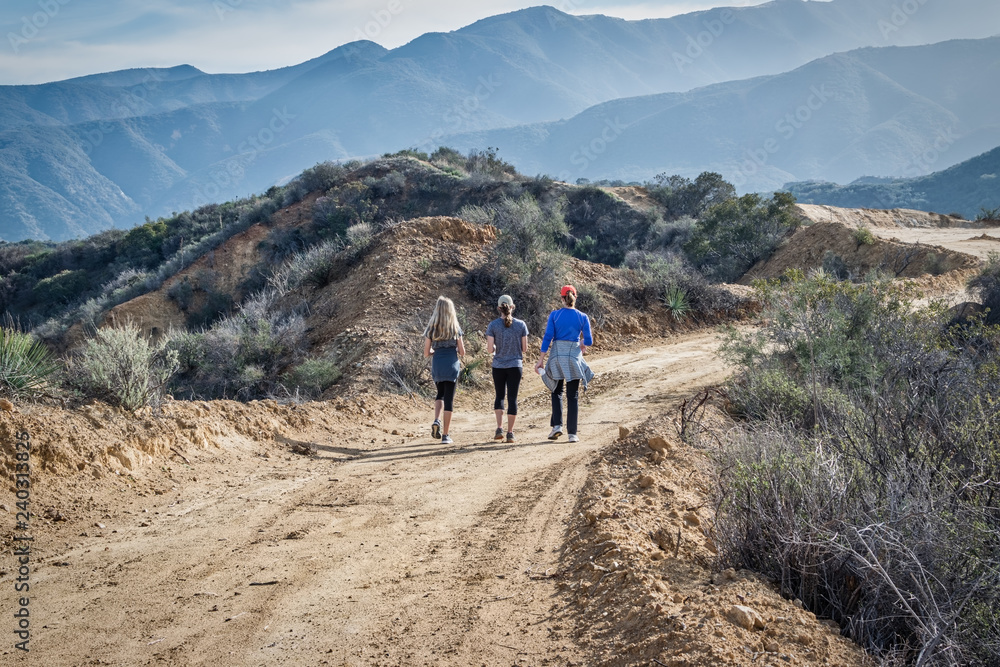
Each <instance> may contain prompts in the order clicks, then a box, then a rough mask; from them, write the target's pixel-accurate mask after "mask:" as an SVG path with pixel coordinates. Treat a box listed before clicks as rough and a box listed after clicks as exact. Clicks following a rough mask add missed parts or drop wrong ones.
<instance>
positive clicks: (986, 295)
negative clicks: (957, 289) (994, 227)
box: [969, 252, 1000, 324]
mask: <svg viewBox="0 0 1000 667" xmlns="http://www.w3.org/2000/svg"><path fill="white" fill-rule="evenodd" d="M969 289H970V290H971V291H972V292H973V293H974V294H977V295H978V296H979V302H980V303H981V304H983V306H984V307H986V308H989V312H988V313H987V314H986V321H987V322H988V323H989V324H1000V253H995V252H994V253H990V255H989V257H988V258H987V260H986V262H985V263H984V264H983V267H982V268H981V269H980V270H979V274H978V275H976V276H975V277H973V278H972V279H971V280H970V281H969Z"/></svg>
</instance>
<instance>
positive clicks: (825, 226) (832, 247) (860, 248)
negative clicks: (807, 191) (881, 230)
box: [740, 222, 979, 284]
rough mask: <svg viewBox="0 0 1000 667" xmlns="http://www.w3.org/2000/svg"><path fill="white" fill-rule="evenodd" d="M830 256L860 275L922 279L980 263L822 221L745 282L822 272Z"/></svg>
mask: <svg viewBox="0 0 1000 667" xmlns="http://www.w3.org/2000/svg"><path fill="white" fill-rule="evenodd" d="M863 238H864V240H863ZM828 256H831V257H833V258H835V259H837V260H839V262H841V263H842V265H843V266H844V267H846V269H847V270H848V271H850V272H851V273H852V274H854V275H856V276H859V277H861V276H864V275H865V274H867V273H869V272H871V271H879V272H883V273H889V274H890V275H893V276H895V277H897V278H918V277H921V276H925V275H928V274H933V275H945V274H949V273H952V272H955V271H968V270H970V269H974V268H975V267H977V266H978V265H979V260H978V259H977V258H976V257H973V256H972V255H967V254H965V253H960V252H955V251H953V250H949V249H947V248H943V247H938V246H924V245H915V244H911V243H902V242H900V241H895V240H888V239H883V238H878V237H876V236H874V235H872V236H869V237H861V235H860V234H858V231H857V228H851V227H848V226H846V225H844V224H842V223H839V222H819V223H814V224H812V225H808V226H804V227H801V228H799V229H798V230H797V231H796V232H795V233H794V234H792V236H791V237H790V238H788V239H787V240H786V241H785V242H784V243H783V244H782V245H781V246H780V247H779V248H778V250H777V251H775V253H774V254H773V255H772V256H771V257H770V258H769V259H768V260H766V261H764V262H761V263H759V264H757V265H756V266H754V267H753V268H752V269H751V270H750V271H749V272H747V274H746V275H745V276H744V277H743V278H742V279H741V280H740V282H741V283H744V284H749V283H750V282H752V281H754V280H757V279H760V278H777V277H779V276H781V275H782V274H783V273H784V272H785V271H787V270H788V269H801V270H804V271H809V270H811V269H818V268H822V267H823V265H824V260H826V259H827V257H828Z"/></svg>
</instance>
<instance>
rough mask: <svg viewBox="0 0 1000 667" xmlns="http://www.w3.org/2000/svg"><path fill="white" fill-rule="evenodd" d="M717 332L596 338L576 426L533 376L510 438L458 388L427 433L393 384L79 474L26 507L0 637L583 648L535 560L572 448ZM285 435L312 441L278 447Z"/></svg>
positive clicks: (375, 658)
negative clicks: (48, 519) (13, 619)
mask: <svg viewBox="0 0 1000 667" xmlns="http://www.w3.org/2000/svg"><path fill="white" fill-rule="evenodd" d="M717 344H718V343H717V340H716V336H715V334H714V333H712V332H702V333H696V334H690V335H687V336H683V337H680V338H677V339H674V340H673V341H671V342H664V343H661V344H657V345H656V346H654V347H649V348H648V349H634V350H626V351H623V352H622V353H618V354H615V355H613V356H604V357H603V358H597V359H595V360H594V361H593V366H594V368H595V370H597V371H598V373H600V374H601V379H600V380H599V381H598V382H597V383H595V385H594V386H593V387H592V389H591V391H590V392H589V393H588V396H587V397H586V398H585V399H584V400H583V401H582V406H581V421H582V424H581V427H580V433H581V437H582V440H583V442H581V443H580V444H574V445H570V444H569V443H567V442H566V440H565V438H564V439H563V440H561V441H556V442H550V441H548V440H546V439H545V436H546V435H547V433H548V399H547V394H546V393H543V388H542V385H541V383H540V381H539V380H538V378H537V377H531V378H529V380H528V381H527V383H526V385H525V386H524V388H523V390H522V397H524V398H525V400H524V407H523V408H522V415H521V417H520V419H519V422H518V429H517V431H518V441H517V443H516V444H514V445H507V444H505V443H495V442H494V441H492V440H491V439H490V437H491V436H492V431H493V428H494V424H493V417H492V414H491V412H490V408H491V407H492V406H491V405H489V404H488V403H487V402H486V400H485V397H484V396H482V395H479V396H478V397H477V399H476V401H477V402H479V403H483V405H478V406H473V405H469V402H472V401H473V399H472V396H471V395H469V394H466V395H464V396H460V397H459V399H458V405H457V413H456V419H455V422H454V424H453V427H452V435H453V437H454V438H455V444H454V445H451V446H442V445H440V444H438V443H437V442H435V441H432V440H431V439H430V438H429V436H427V435H425V434H424V433H425V431H426V430H427V427H428V424H429V422H430V407H429V402H425V401H416V400H413V401H411V402H409V403H407V402H406V401H405V400H403V401H401V402H400V403H399V404H401V405H404V406H407V405H408V406H410V407H409V408H405V407H404V408H402V409H399V410H398V411H397V413H396V415H397V416H396V417H391V416H383V417H382V419H381V420H380V421H379V422H378V423H374V422H370V421H367V420H366V421H365V423H360V422H358V423H356V424H352V423H350V422H349V421H348V422H347V423H344V421H340V422H338V425H337V428H333V429H330V428H327V427H325V426H324V427H322V428H317V427H312V428H311V427H309V426H306V427H304V428H303V429H301V432H296V433H291V432H289V433H288V435H287V436H285V437H282V438H279V440H278V441H273V440H272V441H269V442H264V441H260V442H257V441H254V439H253V438H246V437H243V438H231V439H230V440H229V442H228V443H227V444H226V445H225V446H224V447H222V448H219V449H211V448H209V449H205V450H200V451H197V452H194V453H191V452H189V453H188V455H187V457H186V458H187V459H188V461H189V463H181V461H179V459H178V458H176V457H174V458H172V459H170V462H169V465H167V464H165V463H163V464H160V465H159V468H160V469H159V470H158V471H157V470H152V471H151V472H150V473H149V474H150V475H153V474H154V473H155V474H158V475H161V477H159V478H157V479H155V480H154V481H153V482H150V483H149V484H148V485H146V486H143V485H140V484H136V485H135V486H134V487H133V485H130V484H120V485H116V486H107V487H106V490H105V491H104V492H100V491H94V490H93V487H88V488H90V491H87V492H85V493H91V494H92V495H90V496H89V498H87V497H84V495H81V496H79V497H78V498H77V500H76V503H75V504H74V506H72V507H66V508H63V511H64V512H65V513H66V514H69V515H70V516H71V517H72V518H71V519H70V520H69V521H65V522H56V523H51V524H48V523H47V524H45V526H44V527H40V528H39V531H40V532H39V534H38V537H37V540H38V541H37V542H36V544H35V559H36V563H39V564H38V565H37V569H36V570H35V571H34V572H33V574H32V577H33V578H32V598H31V614H32V627H33V635H32V644H31V648H32V650H31V653H30V659H26V657H25V656H24V655H23V654H16V653H15V652H14V651H13V650H12V647H11V645H10V644H11V642H5V645H4V646H3V647H2V648H0V655H2V656H3V659H2V661H3V662H4V663H5V664H12V662H15V663H16V664H32V665H45V666H46V667H59V666H63V665H272V664H283V665H512V664H555V665H571V664H576V665H584V664H592V663H591V662H590V661H589V659H588V656H587V654H586V652H585V649H584V648H582V647H581V646H580V645H578V644H577V643H576V641H575V639H574V636H573V633H572V632H571V631H570V628H568V627H565V626H564V625H563V624H561V622H560V621H559V620H558V619H559V617H558V616H557V614H556V612H557V610H558V609H559V608H560V607H561V606H562V605H563V602H562V601H561V600H560V598H559V593H558V590H557V587H556V582H555V580H554V579H553V578H552V577H551V574H552V572H553V571H554V570H555V569H557V568H558V567H559V562H558V560H559V552H560V549H561V548H562V546H563V543H564V540H565V537H566V532H567V526H568V525H569V522H570V519H571V514H572V511H573V508H574V505H575V503H576V501H577V495H578V493H579V491H580V489H581V488H582V487H583V485H584V483H585V482H586V480H587V477H588V468H587V464H588V461H589V460H590V459H591V458H592V456H593V454H594V452H595V451H596V450H598V449H599V448H601V447H602V446H605V445H608V444H610V443H611V442H612V441H613V440H615V438H617V436H618V434H619V430H618V425H619V424H623V423H628V422H635V421H637V420H641V419H644V418H645V417H647V416H648V415H651V414H657V413H659V412H661V411H664V410H666V408H667V406H668V405H669V404H671V403H672V402H676V401H677V400H678V399H679V398H680V397H681V396H683V395H687V394H690V393H691V392H692V391H694V390H695V389H697V388H698V387H701V386H706V385H710V384H713V383H717V382H719V381H721V380H722V379H723V378H724V376H725V369H724V368H723V366H722V364H721V362H720V361H719V359H718V358H717V356H716V354H715V350H716V347H717ZM474 407H475V408H477V409H475V411H473V408H474ZM399 434H402V435H399ZM362 436H363V441H362ZM369 436H372V437H369ZM377 436H382V437H377ZM408 436H409V437H408ZM295 442H300V443H307V444H312V445H313V446H314V447H315V449H316V454H315V455H314V456H299V455H293V454H289V453H288V447H287V445H289V444H295ZM154 465H156V464H154ZM133 481H134V480H133ZM140 487H142V488H145V489H146V491H148V492H143V493H137V492H136V489H137V488H140ZM81 488H83V487H81ZM102 488H104V487H102ZM153 489H155V491H153ZM37 493H38V495H39V500H38V502H40V503H44V502H45V501H44V495H45V490H44V488H43V489H40V490H38V491H37ZM64 502H65V501H64ZM0 516H4V515H3V514H2V513H0ZM9 518H10V519H11V520H13V517H12V516H11V517H9ZM4 565H6V563H4ZM3 569H5V570H6V569H8V568H3ZM12 576H13V575H12V574H11V573H10V572H4V573H3V576H2V577H0V586H2V595H0V599H2V603H3V609H4V610H7V609H9V608H12V605H13V600H12V595H13V591H12V589H13V586H12ZM563 623H565V622H564V621H563ZM11 658H13V660H12V662H8V660H11Z"/></svg>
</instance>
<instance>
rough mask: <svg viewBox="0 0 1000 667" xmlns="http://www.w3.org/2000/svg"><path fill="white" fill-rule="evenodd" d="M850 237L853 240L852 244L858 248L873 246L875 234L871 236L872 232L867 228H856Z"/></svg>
mask: <svg viewBox="0 0 1000 667" xmlns="http://www.w3.org/2000/svg"><path fill="white" fill-rule="evenodd" d="M851 236H852V237H853V238H854V242H855V243H857V244H858V246H863V245H875V234H873V233H872V230H870V229H868V228H867V227H864V226H862V227H858V228H857V229H855V230H854V231H853V232H852V233H851Z"/></svg>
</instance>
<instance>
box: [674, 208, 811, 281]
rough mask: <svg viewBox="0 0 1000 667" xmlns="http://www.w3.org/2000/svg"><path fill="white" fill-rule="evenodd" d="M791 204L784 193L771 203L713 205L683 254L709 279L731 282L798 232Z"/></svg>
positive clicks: (700, 221)
mask: <svg viewBox="0 0 1000 667" xmlns="http://www.w3.org/2000/svg"><path fill="white" fill-rule="evenodd" d="M794 204H795V198H794V197H792V195H790V194H788V193H787V192H777V193H775V194H774V195H773V196H772V197H771V199H770V200H765V199H764V198H763V197H761V196H760V195H757V194H748V195H743V196H742V197H739V198H734V199H728V200H726V201H723V202H722V203H719V204H715V205H714V206H712V207H710V208H709V209H708V210H707V211H706V212H705V215H704V217H702V218H701V219H700V220H699V221H698V223H697V224H696V225H695V229H694V233H693V234H692V236H691V239H690V240H689V241H688V242H687V243H686V244H685V245H684V250H685V252H687V253H688V256H689V257H690V258H691V259H692V260H693V261H694V262H695V265H696V266H697V267H699V268H701V269H702V270H704V271H705V272H706V273H707V274H708V275H710V276H712V277H714V278H715V279H717V280H720V281H722V282H732V281H734V280H736V279H737V278H739V277H740V276H742V275H743V274H745V273H746V272H747V271H749V270H750V268H751V267H752V266H753V265H754V264H756V263H757V262H759V261H761V260H763V259H767V258H768V257H770V256H771V253H773V252H774V249H775V248H777V246H778V243H780V242H781V240H782V239H783V238H785V236H786V235H787V234H788V233H789V232H791V231H793V230H795V229H797V228H798V226H799V225H800V224H801V223H800V220H799V218H798V216H797V215H796V214H795V210H794Z"/></svg>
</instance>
